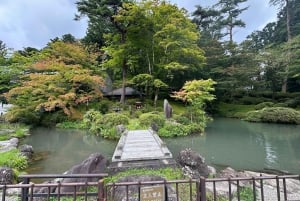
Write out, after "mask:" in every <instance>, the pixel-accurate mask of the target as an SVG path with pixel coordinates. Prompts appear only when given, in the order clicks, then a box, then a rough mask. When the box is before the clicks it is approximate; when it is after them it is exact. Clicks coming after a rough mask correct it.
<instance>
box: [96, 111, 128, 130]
mask: <svg viewBox="0 0 300 201" xmlns="http://www.w3.org/2000/svg"><path fill="white" fill-rule="evenodd" d="M99 123H100V122H99ZM101 123H102V124H103V125H104V126H106V127H111V126H117V125H120V124H123V125H127V124H128V123H129V118H128V117H127V116H126V115H124V114H120V113H108V114H105V115H103V118H102V121H101Z"/></svg>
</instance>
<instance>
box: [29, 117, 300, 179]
mask: <svg viewBox="0 0 300 201" xmlns="http://www.w3.org/2000/svg"><path fill="white" fill-rule="evenodd" d="M31 134H32V135H31V136H29V137H28V138H26V139H25V140H24V142H23V143H27V144H31V145H32V146H33V148H34V150H35V153H36V155H37V156H41V158H43V159H42V160H37V161H35V162H34V163H33V164H32V165H31V168H30V169H29V170H28V171H29V172H30V173H62V172H64V171H66V170H67V169H69V168H70V167H72V166H73V165H75V164H78V163H79V162H80V161H82V160H83V159H85V158H86V157H88V156H89V155H90V154H91V153H94V152H100V153H102V154H103V155H105V156H106V157H107V158H109V159H110V158H111V157H112V155H113V152H114V149H115V146H116V144H117V142H113V141H108V140H105V139H102V138H96V137H91V136H89V135H85V133H84V131H78V130H62V129H47V128H37V129H34V130H32V131H31ZM163 140H164V141H165V142H166V144H167V146H168V147H169V149H170V150H171V152H172V153H173V156H175V157H176V156H177V154H178V153H179V151H180V150H182V149H184V148H191V149H193V150H195V151H197V152H199V153H200V154H201V155H202V156H204V157H205V158H206V162H207V163H208V164H210V165H213V166H216V167H218V168H221V167H225V166H231V167H233V168H235V169H239V170H242V169H247V170H256V171H265V170H269V169H276V170H280V171H287V172H289V173H294V174H300V126H295V125H281V124H261V123H249V122H244V121H240V120H237V119H228V118H217V119H215V120H214V121H213V122H212V123H211V124H210V125H209V126H208V128H207V129H206V135H204V136H189V137H181V138H173V139H163Z"/></svg>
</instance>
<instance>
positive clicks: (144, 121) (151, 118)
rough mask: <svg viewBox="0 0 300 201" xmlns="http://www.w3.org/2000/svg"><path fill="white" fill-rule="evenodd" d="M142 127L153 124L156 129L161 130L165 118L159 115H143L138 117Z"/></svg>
mask: <svg viewBox="0 0 300 201" xmlns="http://www.w3.org/2000/svg"><path fill="white" fill-rule="evenodd" d="M139 120H140V123H141V125H142V126H148V127H150V126H151V125H153V124H155V125H156V126H157V127H158V128H162V127H163V126H164V124H165V121H166V119H165V117H164V116H163V115H161V114H155V113H144V114H141V115H140V117H139Z"/></svg>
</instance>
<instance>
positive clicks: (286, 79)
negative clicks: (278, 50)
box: [281, 0, 292, 93]
mask: <svg viewBox="0 0 300 201" xmlns="http://www.w3.org/2000/svg"><path fill="white" fill-rule="evenodd" d="M285 2H286V5H285V6H286V32H287V40H288V42H290V41H291V39H292V34H291V26H290V8H289V0H285ZM290 51H291V50H290V48H288V55H287V65H286V69H285V75H284V78H283V83H282V87H281V92H282V93H286V92H287V81H288V75H289V64H290Z"/></svg>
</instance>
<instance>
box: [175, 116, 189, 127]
mask: <svg viewBox="0 0 300 201" xmlns="http://www.w3.org/2000/svg"><path fill="white" fill-rule="evenodd" d="M173 119H174V120H175V121H176V122H177V123H180V124H183V125H187V124H189V123H190V119H189V118H188V117H186V116H183V115H173Z"/></svg>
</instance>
